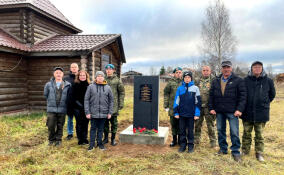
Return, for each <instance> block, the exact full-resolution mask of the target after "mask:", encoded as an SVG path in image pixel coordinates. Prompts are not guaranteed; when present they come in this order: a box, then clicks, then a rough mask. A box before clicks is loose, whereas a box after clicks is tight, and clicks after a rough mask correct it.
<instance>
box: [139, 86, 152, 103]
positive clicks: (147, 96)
mask: <svg viewBox="0 0 284 175" xmlns="http://www.w3.org/2000/svg"><path fill="white" fill-rule="evenodd" d="M139 99H140V101H142V102H152V85H151V84H142V85H140V96H139Z"/></svg>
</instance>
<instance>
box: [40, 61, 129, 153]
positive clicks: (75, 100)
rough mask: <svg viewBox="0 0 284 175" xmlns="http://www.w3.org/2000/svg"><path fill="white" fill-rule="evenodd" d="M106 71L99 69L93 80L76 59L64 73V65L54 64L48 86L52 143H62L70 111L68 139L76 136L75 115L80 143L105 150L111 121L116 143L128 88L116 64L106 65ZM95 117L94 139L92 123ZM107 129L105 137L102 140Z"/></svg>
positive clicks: (49, 124)
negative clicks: (119, 74) (125, 86)
mask: <svg viewBox="0 0 284 175" xmlns="http://www.w3.org/2000/svg"><path fill="white" fill-rule="evenodd" d="M105 72H106V75H105V74H104V72H102V71H97V72H96V74H95V80H94V82H93V83H91V81H90V76H89V74H88V72H87V71H85V70H80V71H79V67H78V64H76V63H72V64H71V66H70V74H69V75H68V76H65V77H64V71H63V69H62V68H61V67H56V68H54V73H53V76H54V77H53V78H51V80H50V81H49V82H48V83H46V85H45V87H44V96H45V97H46V99H47V122H46V125H47V127H48V135H49V136H48V140H49V143H48V145H49V146H52V145H55V146H60V145H61V144H62V135H63V126H64V123H65V115H66V114H67V115H68V122H67V133H68V136H67V140H71V139H72V137H73V116H75V119H76V135H77V138H78V144H79V145H85V144H89V148H88V150H93V149H94V148H95V147H96V146H98V147H99V149H101V150H105V146H104V144H106V143H108V136H109V130H110V125H111V145H112V146H115V145H116V142H115V136H116V132H117V125H118V122H117V116H118V115H119V110H121V109H122V108H123V105H124V96H125V90H124V86H123V84H122V82H121V81H120V79H119V78H118V77H117V76H116V75H115V67H114V65H112V64H108V65H106V66H105ZM89 121H91V129H90V141H88V139H87V136H88V125H89ZM103 133H104V139H103V140H102V137H103Z"/></svg>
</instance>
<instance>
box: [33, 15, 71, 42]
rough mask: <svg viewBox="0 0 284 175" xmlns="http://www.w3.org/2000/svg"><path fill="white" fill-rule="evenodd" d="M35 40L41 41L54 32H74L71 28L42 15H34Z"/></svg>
mask: <svg viewBox="0 0 284 175" xmlns="http://www.w3.org/2000/svg"><path fill="white" fill-rule="evenodd" d="M33 17H34V18H33V20H34V40H35V42H36V41H39V40H42V39H44V38H46V37H48V36H51V35H53V34H72V31H70V30H69V29H67V28H65V27H63V26H61V25H59V24H57V23H55V22H52V21H51V20H49V19H47V18H44V17H42V16H40V15H36V14H35V15H34V16H33Z"/></svg>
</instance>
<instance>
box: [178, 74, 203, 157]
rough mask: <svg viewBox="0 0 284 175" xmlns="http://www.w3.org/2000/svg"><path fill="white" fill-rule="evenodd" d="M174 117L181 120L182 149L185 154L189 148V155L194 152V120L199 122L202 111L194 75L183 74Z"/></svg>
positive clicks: (180, 150) (180, 149)
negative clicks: (193, 79) (193, 78)
mask: <svg viewBox="0 0 284 175" xmlns="http://www.w3.org/2000/svg"><path fill="white" fill-rule="evenodd" d="M173 107H174V115H175V118H177V119H179V130H180V148H179V150H178V151H179V152H184V151H185V149H186V146H188V153H192V152H193V151H194V120H198V119H199V116H200V110H201V99H200V92H199V88H198V87H197V86H195V85H194V81H192V73H191V72H184V73H183V82H182V85H181V86H179V87H178V89H177V91H176V96H175V101H174V106H173Z"/></svg>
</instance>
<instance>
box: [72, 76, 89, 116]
mask: <svg viewBox="0 0 284 175" xmlns="http://www.w3.org/2000/svg"><path fill="white" fill-rule="evenodd" d="M88 86H89V83H88V82H87V81H81V82H80V83H74V86H73V88H72V106H73V108H74V109H78V110H82V111H84V98H85V94H86V91H87V88H88Z"/></svg>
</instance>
